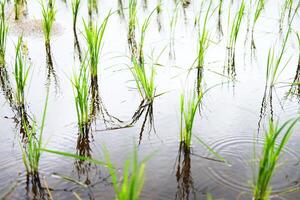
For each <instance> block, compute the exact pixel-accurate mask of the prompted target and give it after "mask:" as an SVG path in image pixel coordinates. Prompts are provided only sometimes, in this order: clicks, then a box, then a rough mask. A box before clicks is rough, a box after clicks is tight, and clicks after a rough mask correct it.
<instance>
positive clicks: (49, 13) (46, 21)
mask: <svg viewBox="0 0 300 200" xmlns="http://www.w3.org/2000/svg"><path fill="white" fill-rule="evenodd" d="M41 8H42V15H43V21H42V27H43V32H44V38H45V44H46V45H47V46H49V45H50V37H51V32H52V26H53V23H54V21H55V16H56V10H55V9H54V2H53V5H52V7H50V6H46V5H45V2H44V1H42V2H41Z"/></svg>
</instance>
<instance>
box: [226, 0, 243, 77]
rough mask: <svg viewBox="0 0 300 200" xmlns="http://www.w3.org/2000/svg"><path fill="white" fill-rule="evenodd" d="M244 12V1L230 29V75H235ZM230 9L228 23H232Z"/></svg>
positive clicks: (228, 41)
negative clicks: (237, 46)
mask: <svg viewBox="0 0 300 200" xmlns="http://www.w3.org/2000/svg"><path fill="white" fill-rule="evenodd" d="M244 10H245V2H244V1H242V3H241V5H240V7H239V10H238V12H237V13H236V14H235V17H234V19H233V21H232V23H231V26H230V27H229V31H230V34H229V36H228V37H229V38H228V40H227V50H228V62H227V68H228V69H227V70H228V72H229V73H230V72H231V73H233V75H234V74H235V70H234V66H235V47H236V41H237V37H238V34H239V31H240V27H241V23H242V19H243V16H244ZM230 15H231V14H230V8H229V14H228V23H229V22H230Z"/></svg>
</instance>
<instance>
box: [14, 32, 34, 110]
mask: <svg viewBox="0 0 300 200" xmlns="http://www.w3.org/2000/svg"><path fill="white" fill-rule="evenodd" d="M22 43H23V39H22V36H21V37H19V38H18V43H17V46H16V56H15V67H14V76H15V81H16V90H17V91H16V101H17V103H18V104H20V105H23V104H24V103H25V95H24V90H25V86H26V83H27V79H28V73H29V69H30V66H29V65H28V63H27V59H26V55H24V54H23V53H22V49H21V48H22Z"/></svg>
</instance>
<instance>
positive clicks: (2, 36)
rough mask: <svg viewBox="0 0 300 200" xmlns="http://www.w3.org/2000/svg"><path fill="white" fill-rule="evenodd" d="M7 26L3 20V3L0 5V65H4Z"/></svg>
mask: <svg viewBox="0 0 300 200" xmlns="http://www.w3.org/2000/svg"><path fill="white" fill-rule="evenodd" d="M7 33H8V25H7V22H6V19H5V1H2V2H1V3H0V64H1V65H4V64H5V51H6V40H7Z"/></svg>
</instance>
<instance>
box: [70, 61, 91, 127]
mask: <svg viewBox="0 0 300 200" xmlns="http://www.w3.org/2000/svg"><path fill="white" fill-rule="evenodd" d="M87 68H88V62H87V60H86V59H84V60H83V62H81V66H80V70H79V74H74V75H73V79H72V85H73V92H74V99H75V107H76V112H77V121H78V125H79V128H80V131H81V132H82V131H83V130H84V128H85V127H86V125H87V124H88V123H89V112H90V109H91V108H90V104H89V82H88V71H87Z"/></svg>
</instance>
